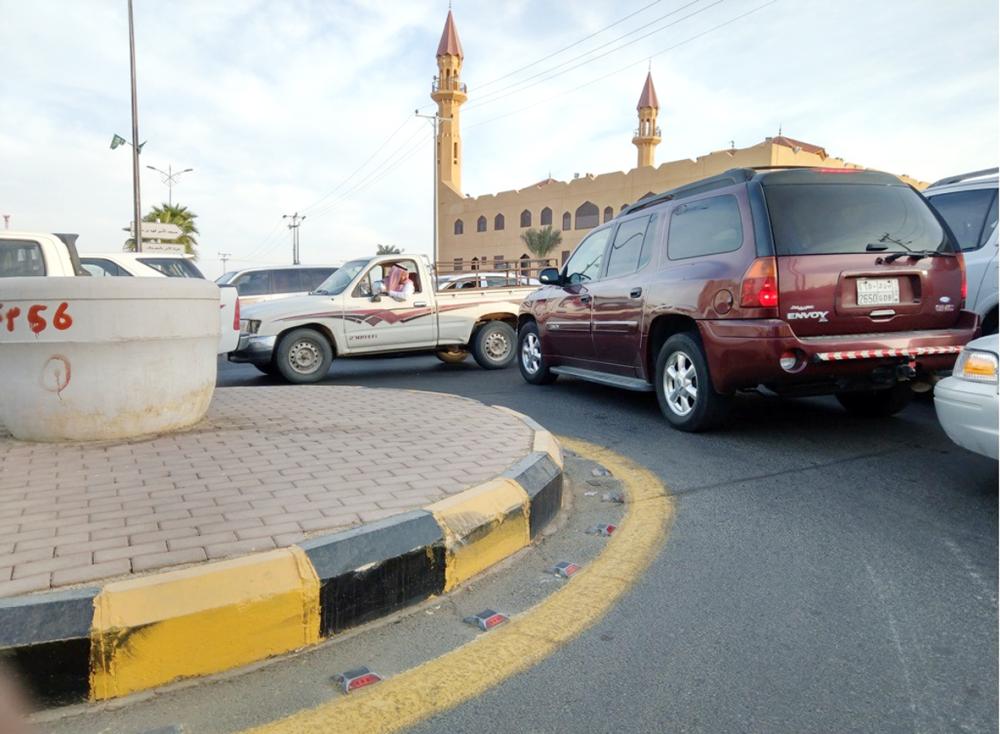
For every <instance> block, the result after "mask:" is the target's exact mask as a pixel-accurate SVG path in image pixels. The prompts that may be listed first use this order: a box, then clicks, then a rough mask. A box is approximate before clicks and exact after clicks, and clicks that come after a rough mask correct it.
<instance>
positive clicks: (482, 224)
mask: <svg viewBox="0 0 1000 734" xmlns="http://www.w3.org/2000/svg"><path fill="white" fill-rule="evenodd" d="M476 231H477V232H485V231H486V217H482V216H481V217H479V219H477V220H476Z"/></svg>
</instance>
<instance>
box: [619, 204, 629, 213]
mask: <svg viewBox="0 0 1000 734" xmlns="http://www.w3.org/2000/svg"><path fill="white" fill-rule="evenodd" d="M627 206H628V204H622V208H621V209H619V210H618V211H620V212H623V211H625V207H627Z"/></svg>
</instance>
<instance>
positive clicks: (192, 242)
mask: <svg viewBox="0 0 1000 734" xmlns="http://www.w3.org/2000/svg"><path fill="white" fill-rule="evenodd" d="M197 218H198V215H197V214H195V213H194V212H192V211H191V210H190V209H188V208H187V207H186V206H181V205H180V204H162V205H160V206H154V207H153V208H152V210H150V212H149V214H147V215H146V216H144V217H143V218H142V221H144V222H161V223H163V224H176V225H177V226H178V227H180V228H181V236H180V237H178V238H177V239H174V240H169V241H170V242H175V243H177V244H178V245H184V252H185V253H187V254H188V255H193V256H194V258H195V259H196V260H197V259H198V253H197V252H196V251H195V249H194V248H195V247H197V246H198V238H197V236H196V235H198V226H197V225H196V224H195V223H194V220H195V219H197ZM122 249H123V250H125V252H135V238H134V237H130V238H129V239H128V240H126V242H125V246H124V247H123V248H122Z"/></svg>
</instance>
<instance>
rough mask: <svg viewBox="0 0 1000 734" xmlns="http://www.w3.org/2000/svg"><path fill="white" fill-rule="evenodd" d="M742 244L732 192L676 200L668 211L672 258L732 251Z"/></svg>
mask: <svg viewBox="0 0 1000 734" xmlns="http://www.w3.org/2000/svg"><path fill="white" fill-rule="evenodd" d="M742 244H743V222H742V220H741V219H740V205H739V203H738V202H737V201H736V197H735V196H732V195H731V194H726V195H725V196H713V197H711V198H708V199H700V200H698V201H693V202H691V203H690V204H679V205H678V206H677V207H675V208H674V211H673V212H672V213H671V215H670V233H669V235H668V237H667V256H668V257H669V258H670V259H671V260H684V259H685V258H689V257H700V256H703V255H716V254H718V253H721V252H732V251H734V250H738V249H740V246H741V245H742Z"/></svg>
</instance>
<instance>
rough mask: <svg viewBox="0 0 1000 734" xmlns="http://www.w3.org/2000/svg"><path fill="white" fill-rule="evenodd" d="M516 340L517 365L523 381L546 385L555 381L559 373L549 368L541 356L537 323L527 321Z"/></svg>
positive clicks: (540, 341)
mask: <svg viewBox="0 0 1000 734" xmlns="http://www.w3.org/2000/svg"><path fill="white" fill-rule="evenodd" d="M518 342H519V347H518V350H517V351H518V353H519V355H520V358H519V359H518V360H517V366H518V367H519V368H520V370H521V377H523V378H524V381H525V382H530V383H531V384H532V385H548V384H550V383H553V382H555V381H556V378H557V377H559V375H557V374H555V373H553V372H552V371H551V370H550V369H549V365H548V364H547V363H546V361H545V357H543V356H542V340H541V338H540V337H539V336H538V324H536V323H535V322H534V321H529V322H528V323H526V324H525V325H524V326H522V327H521V333H520V336H519V339H518Z"/></svg>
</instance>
